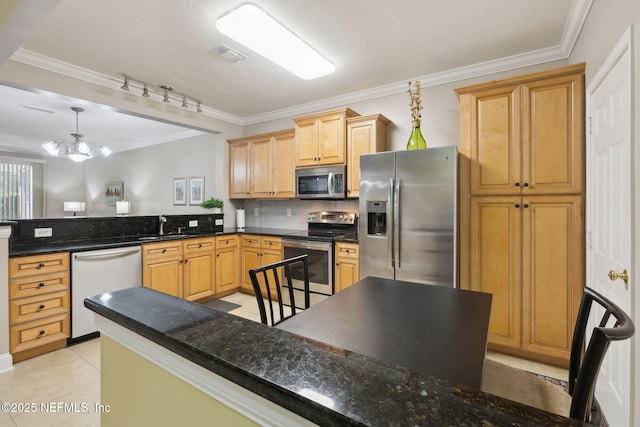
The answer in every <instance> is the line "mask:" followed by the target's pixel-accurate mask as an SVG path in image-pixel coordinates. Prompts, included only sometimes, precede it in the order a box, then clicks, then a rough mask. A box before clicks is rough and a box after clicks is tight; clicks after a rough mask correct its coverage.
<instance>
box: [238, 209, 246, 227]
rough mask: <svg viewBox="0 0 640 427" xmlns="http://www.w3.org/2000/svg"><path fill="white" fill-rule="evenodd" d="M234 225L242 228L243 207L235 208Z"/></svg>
mask: <svg viewBox="0 0 640 427" xmlns="http://www.w3.org/2000/svg"><path fill="white" fill-rule="evenodd" d="M236 227H237V228H244V209H238V210H236Z"/></svg>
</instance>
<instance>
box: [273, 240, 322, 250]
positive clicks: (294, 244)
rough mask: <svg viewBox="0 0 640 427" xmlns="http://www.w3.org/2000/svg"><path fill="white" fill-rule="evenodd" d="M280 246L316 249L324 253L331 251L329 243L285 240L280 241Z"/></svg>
mask: <svg viewBox="0 0 640 427" xmlns="http://www.w3.org/2000/svg"><path fill="white" fill-rule="evenodd" d="M282 246H285V247H289V248H303V249H316V250H321V251H326V250H330V249H331V243H330V242H309V241H301V240H285V239H282Z"/></svg>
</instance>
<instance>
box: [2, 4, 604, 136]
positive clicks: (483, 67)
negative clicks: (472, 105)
mask: <svg viewBox="0 0 640 427" xmlns="http://www.w3.org/2000/svg"><path fill="white" fill-rule="evenodd" d="M592 3H593V0H574V2H573V4H572V6H571V10H570V11H569V16H568V17H567V21H566V23H565V27H564V31H563V33H562V38H561V40H560V43H559V44H558V45H557V46H554V47H550V48H546V49H540V50H536V51H531V52H526V53H522V54H518V55H513V56H509V57H505V58H500V59H497V60H494V61H487V62H481V63H477V64H472V65H469V66H465V67H460V68H455V69H451V70H447V71H443V72H440V73H434V74H427V75H424V76H419V77H415V78H413V79H411V80H420V82H421V86H422V87H430V86H438V85H443V84H447V83H453V82H457V81H461V80H467V79H472V78H476V77H482V76H486V75H489V74H495V73H499V72H503V71H510V70H515V69H518V68H524V67H529V66H533V65H539V64H544V63H547V62H553V61H558V60H564V59H567V58H569V56H570V55H571V52H572V51H573V47H574V46H575V43H576V41H577V39H578V36H579V35H580V31H581V30H582V26H583V25H584V22H585V20H586V18H587V15H588V13H589V10H590V9H591V5H592ZM11 59H12V60H14V61H17V62H21V63H23V64H27V65H31V66H33V67H38V68H42V69H45V70H48V71H52V72H55V73H58V74H62V75H65V76H68V77H71V78H75V79H78V80H82V81H85V82H88V83H92V84H95V85H98V86H102V87H106V88H109V89H114V90H120V86H121V83H122V78H114V77H111V76H107V75H105V74H101V73H97V72H95V71H92V70H89V69H86V68H82V67H78V66H75V65H73V64H69V63H67V62H64V61H60V60H57V59H54V58H50V57H47V56H44V55H40V54H38V53H35V52H31V51H28V50H26V49H22V48H20V49H18V50H17V51H16V52H15V53H14V54H13V55H12V56H11ZM406 89H407V82H406V81H401V82H396V83H390V84H387V85H382V86H377V87H373V88H370V89H366V90H361V91H357V92H351V93H348V94H344V95H339V96H335V97H332V98H325V99H322V100H319V101H314V102H309V103H305V104H299V105H294V106H291V107H287V108H283V109H279V110H274V111H270V112H267V113H263V114H256V115H252V116H247V117H239V116H236V115H233V114H228V113H225V112H223V111H219V110H216V109H213V108H209V107H207V106H206V105H202V113H201V114H203V115H205V116H208V117H211V118H214V119H218V120H223V121H225V122H228V123H232V124H235V125H239V126H247V125H253V124H257V123H262V122H266V121H270V120H277V119H283V118H289V117H295V116H297V115H301V114H305V113H310V112H313V111H322V110H324V109H328V108H333V107H335V106H336V105H349V104H352V103H355V102H362V101H368V100H371V99H376V98H381V97H385V96H390V95H395V94H398V93H403V92H405V91H406ZM170 98H171V96H170ZM175 100H176V101H177V102H181V99H178V98H175ZM158 102H161V101H158ZM176 108H180V107H176Z"/></svg>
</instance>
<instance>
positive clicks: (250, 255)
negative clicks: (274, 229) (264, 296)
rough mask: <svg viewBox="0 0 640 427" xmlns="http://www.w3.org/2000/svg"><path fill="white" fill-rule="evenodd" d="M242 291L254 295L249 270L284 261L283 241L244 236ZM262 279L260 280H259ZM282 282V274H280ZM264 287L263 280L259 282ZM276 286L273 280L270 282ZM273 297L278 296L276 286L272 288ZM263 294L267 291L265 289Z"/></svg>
mask: <svg viewBox="0 0 640 427" xmlns="http://www.w3.org/2000/svg"><path fill="white" fill-rule="evenodd" d="M241 240H242V277H243V280H242V290H243V291H245V292H247V293H251V294H254V292H253V285H252V284H251V277H250V276H249V270H251V269H252V268H257V267H261V266H263V265H267V264H271V263H274V262H278V261H282V239H281V238H280V237H274V236H256V235H243V236H242V238H241ZM259 279H260V278H259ZM279 279H280V280H282V273H281V272H280V277H279ZM259 281H260V284H261V285H263V283H262V280H259ZM269 282H270V284H272V285H273V284H274V281H273V280H271V279H270V280H269ZM281 283H282V282H281ZM270 291H271V293H272V295H277V294H276V292H277V290H276V288H275V286H271V288H270ZM263 292H266V289H264V288H263Z"/></svg>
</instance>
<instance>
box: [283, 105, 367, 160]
mask: <svg viewBox="0 0 640 427" xmlns="http://www.w3.org/2000/svg"><path fill="white" fill-rule="evenodd" d="M355 116H358V113H356V112H355V111H353V110H351V109H349V108H341V109H338V110H332V111H326V112H322V113H318V114H312V115H308V116H304V117H297V118H295V119H293V121H294V123H295V144H294V145H295V166H296V167H305V166H318V165H335V164H345V163H346V144H347V119H348V118H349V117H355Z"/></svg>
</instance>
